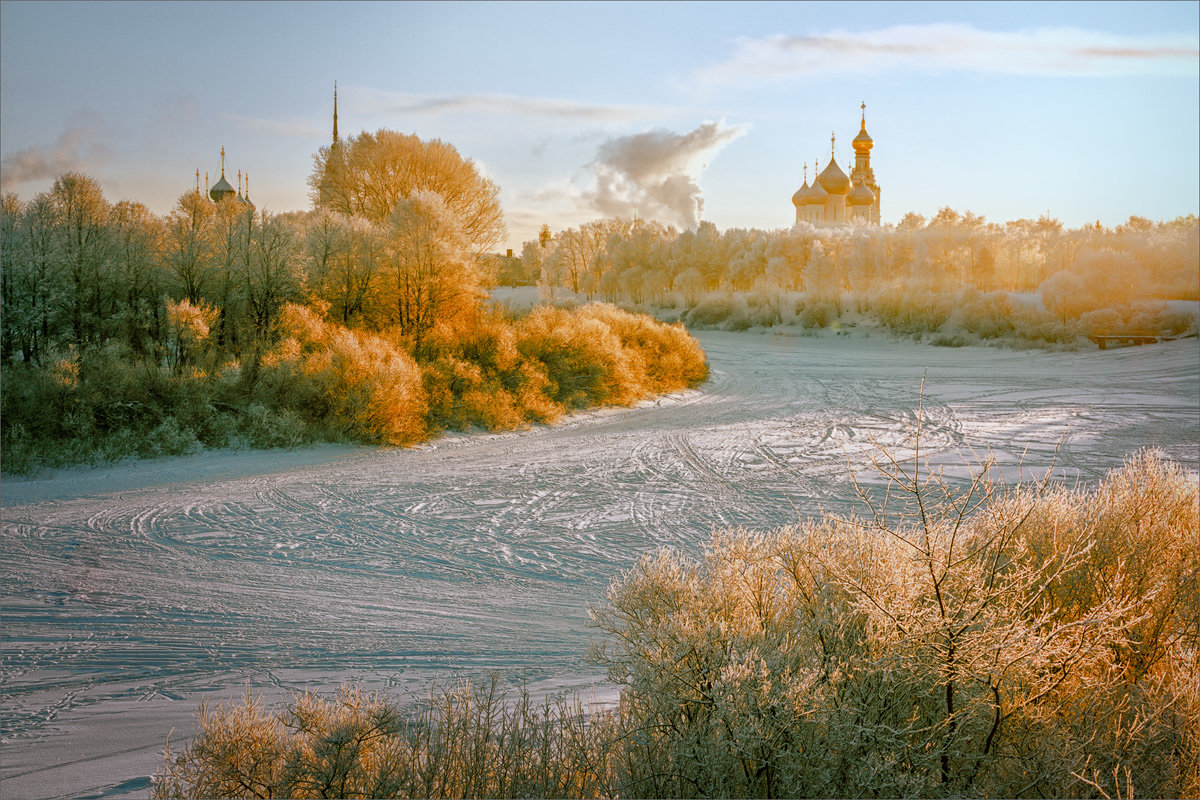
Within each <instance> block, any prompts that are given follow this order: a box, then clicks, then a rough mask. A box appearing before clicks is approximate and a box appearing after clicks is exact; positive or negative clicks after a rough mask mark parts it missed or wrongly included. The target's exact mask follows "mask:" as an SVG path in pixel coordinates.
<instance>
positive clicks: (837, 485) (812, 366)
mask: <svg viewBox="0 0 1200 800" xmlns="http://www.w3.org/2000/svg"><path fill="white" fill-rule="evenodd" d="M699 339H700V341H701V342H702V344H703V345H704V348H705V350H706V351H707V353H708V356H709V363H710V367H711V371H712V377H711V379H710V381H709V382H708V383H707V384H706V385H705V386H704V387H702V388H701V389H700V390H695V391H689V392H682V393H679V394H676V395H672V396H669V397H666V398H661V399H659V400H656V401H648V402H644V403H642V404H641V405H639V406H638V407H636V408H632V409H602V410H599V411H593V412H589V413H585V414H580V415H576V416H574V417H571V418H570V419H568V420H567V421H565V422H564V423H563V424H561V425H558V426H555V427H551V428H546V427H538V428H533V429H530V430H526V431H521V432H515V433H508V434H475V435H469V436H451V437H445V438H442V439H439V440H437V441H434V442H431V443H429V444H426V445H424V446H422V447H417V448H412V449H394V450H387V449H372V448H361V447H340V446H322V447H315V448H309V449H305V450H297V451H289V452H281V451H274V452H217V453H206V454H200V455H196V456H189V457H182V458H175V459H163V460H158V461H151V462H140V463H132V464H125V465H119V466H116V467H109V468H103V469H96V470H63V471H60V472H58V473H55V474H53V475H49V476H45V477H41V478H37V479H33V480H20V479H5V480H4V483H3V486H2V487H0V503H2V507H0V521H2V523H3V534H2V535H0V585H2V586H3V587H4V588H3V590H2V600H0V604H2V605H0V612H2V614H3V616H2V623H0V624H2V627H0V633H2V636H0V645H2V651H0V656H2V665H3V671H2V674H0V691H2V692H3V706H2V709H0V724H2V725H0V737H2V738H0V759H2V766H0V795H3V797H5V798H22V797H67V796H71V797H112V796H135V795H143V796H144V795H145V794H146V793H147V792H148V790H149V777H148V776H149V775H150V774H152V773H153V771H154V770H155V768H156V767H157V766H158V764H159V761H160V755H161V752H162V748H163V745H164V742H165V740H166V737H167V734H168V732H170V731H171V730H172V729H174V731H175V732H174V734H173V736H172V742H173V744H174V745H175V746H176V748H178V745H179V744H180V743H182V742H184V741H186V738H187V737H188V736H189V735H190V734H191V732H192V731H193V729H194V722H193V714H194V711H195V709H196V707H197V705H198V704H199V702H200V701H201V700H203V699H208V700H209V701H216V700H220V699H224V698H237V697H239V696H241V695H242V694H244V692H246V691H247V689H249V690H251V691H253V692H254V693H256V694H258V693H261V694H263V696H264V697H265V698H266V699H267V700H271V699H273V698H278V697H280V696H281V695H284V694H286V692H289V691H292V690H302V689H304V688H306V687H307V688H312V689H319V690H328V689H332V688H334V687H336V686H337V685H338V684H340V683H342V682H344V681H347V680H354V681H357V682H360V683H362V684H363V685H364V686H367V687H368V688H380V689H386V690H388V691H389V692H392V693H394V694H397V695H399V696H402V697H412V696H423V695H424V693H425V691H426V689H427V687H428V686H429V685H430V683H431V682H433V681H446V680H449V679H451V676H452V675H453V674H465V675H472V676H476V677H482V676H485V675H487V674H489V673H491V672H496V673H498V674H500V675H501V676H502V677H503V678H504V679H505V680H506V681H519V680H525V681H527V682H528V683H529V684H530V685H531V688H532V689H533V690H534V691H535V692H537V693H541V694H546V693H552V692H556V691H566V690H571V691H575V690H578V691H580V692H582V693H583V694H584V695H585V696H592V697H595V698H596V699H597V700H598V701H605V700H608V699H611V697H612V695H613V688H612V687H611V686H610V685H608V684H606V683H605V682H604V676H603V674H602V672H601V670H600V669H599V668H598V667H597V666H595V665H593V664H589V663H588V662H587V659H586V649H587V644H588V642H589V641H590V640H592V639H594V638H596V637H597V632H596V631H594V630H593V629H591V628H590V627H589V624H588V617H587V605H588V604H589V603H599V602H602V600H603V597H604V592H605V589H606V587H607V585H608V584H609V582H610V581H611V580H612V579H613V578H614V577H616V576H618V575H619V574H621V573H622V572H623V571H624V570H626V569H628V568H629V567H630V566H631V565H632V564H633V563H634V562H635V561H636V559H637V558H638V557H639V556H640V555H641V554H642V553H645V552H647V551H649V550H652V549H654V548H657V547H659V546H664V545H665V546H672V547H677V548H681V549H683V550H685V551H687V552H689V553H693V554H698V553H700V552H701V551H702V549H703V546H704V544H705V543H706V541H707V540H708V538H709V535H710V533H711V532H712V530H713V529H715V528H721V527H725V526H739V525H740V526H747V527H752V528H766V527H773V526H778V525H780V524H785V523H788V522H791V521H794V520H795V519H796V518H797V516H798V515H812V514H815V513H817V512H818V511H819V510H821V509H822V508H824V509H829V510H833V511H837V512H846V511H850V510H853V509H854V508H855V505H854V501H853V492H852V486H851V482H850V480H849V474H850V471H853V472H854V473H855V474H856V475H858V476H859V478H860V480H863V481H866V482H867V483H868V485H869V484H870V481H871V473H870V468H869V464H870V459H871V457H872V456H874V455H878V449H877V447H879V446H882V447H886V448H889V449H890V450H891V451H892V452H893V453H896V454H898V455H900V456H908V455H911V450H912V445H913V442H912V439H911V436H910V434H911V430H912V426H913V425H914V423H915V422H916V421H917V419H918V410H920V420H921V425H922V440H921V449H922V453H923V454H926V455H929V456H931V457H932V458H933V460H934V461H935V463H937V464H940V465H943V466H944V467H945V468H946V470H947V474H949V475H951V476H956V475H962V474H965V472H966V469H967V467H966V466H965V465H966V464H969V463H971V462H972V461H973V460H974V459H975V457H976V456H982V455H984V454H986V453H989V452H990V454H991V455H992V456H994V457H995V458H996V459H997V461H998V462H999V463H1000V464H1001V465H1002V466H1003V467H1004V472H1005V475H1006V477H1007V479H1009V480H1017V479H1019V478H1020V477H1022V476H1024V477H1027V478H1028V477H1040V476H1041V475H1042V474H1043V472H1044V470H1045V469H1046V468H1047V467H1048V466H1050V464H1051V463H1052V462H1053V463H1055V464H1056V466H1055V474H1056V475H1058V476H1061V477H1064V478H1067V479H1069V480H1082V481H1085V482H1093V481H1095V480H1096V479H1097V478H1098V477H1100V476H1101V475H1102V474H1103V473H1104V472H1105V471H1107V470H1109V469H1111V468H1114V467H1117V466H1120V464H1121V462H1122V461H1123V459H1124V458H1125V457H1126V456H1127V455H1129V454H1131V453H1133V452H1135V451H1137V450H1138V449H1140V448H1141V447H1144V446H1150V445H1153V446H1157V447H1160V448H1161V449H1162V450H1163V451H1164V452H1165V453H1166V455H1167V456H1169V457H1170V458H1172V459H1174V460H1176V461H1178V462H1180V463H1181V464H1182V465H1184V466H1185V467H1186V468H1187V469H1188V470H1190V471H1192V472H1195V471H1196V470H1197V468H1198V466H1200V452H1198V448H1200V444H1198V443H1200V340H1197V339H1194V338H1193V339H1186V340H1180V341H1175V342H1169V343H1164V344H1159V345H1153V346H1146V347H1132V348H1125V349H1120V350H1110V351H1104V352H1100V351H1091V352H1082V353H1047V352H1041V351H1029V352H1016V351H1012V350H1001V349H991V348H984V347H967V348H960V349H953V348H934V347H926V346H922V345H918V344H915V343H909V342H897V341H895V340H891V339H888V338H885V337H880V336H875V337H868V336H866V335H864V334H863V333H861V332H856V333H854V334H853V335H849V336H835V335H825V336H817V337H798V336H793V335H781V334H778V333H766V334H762V333H757V334H755V333H751V334H746V333H743V334H733V333H718V332H705V333H701V334H699ZM923 381H924V396H923V398H922V382H923ZM1056 452H1057V455H1056Z"/></svg>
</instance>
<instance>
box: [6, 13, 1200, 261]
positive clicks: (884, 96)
mask: <svg viewBox="0 0 1200 800" xmlns="http://www.w3.org/2000/svg"><path fill="white" fill-rule="evenodd" d="M335 81H336V82H337V85H338V126H339V133H340V134H341V135H342V137H347V136H351V135H355V134H357V133H359V132H361V131H364V130H366V131H375V130H378V129H380V128H389V129H393V130H398V131H401V132H403V133H412V134H416V135H417V136H419V137H421V138H422V139H434V138H437V139H442V140H444V141H447V142H449V143H451V144H453V145H454V146H455V147H456V148H457V149H458V151H459V152H460V153H461V154H462V155H463V156H464V157H467V158H470V159H472V160H473V161H474V162H475V164H476V165H477V166H478V167H479V169H480V171H481V172H482V173H483V174H484V175H486V176H487V177H489V178H490V179H492V180H494V181H495V182H496V183H497V184H498V185H499V187H500V196H501V202H502V205H503V208H504V213H505V220H506V223H507V226H508V231H509V237H508V241H507V243H506V244H507V246H508V247H512V248H514V249H517V250H519V248H520V245H521V243H522V242H524V241H527V240H529V239H532V238H534V237H535V236H536V233H537V230H538V229H539V228H540V227H541V225H542V224H548V225H549V226H550V227H551V229H552V230H555V231H557V230H562V229H564V228H566V227H570V226H576V225H579V224H581V223H583V222H586V221H588V220H591V219H595V218H598V217H601V216H610V215H614V214H620V215H625V216H628V215H632V214H634V213H636V214H637V215H638V216H640V217H643V218H654V219H658V220H659V221H661V222H663V223H665V224H670V225H675V226H677V227H691V226H694V225H695V224H697V222H698V221H700V220H709V221H711V222H713V223H714V224H715V225H716V226H717V227H718V228H720V229H722V230H724V229H727V228H734V227H741V228H764V229H776V228H783V227H787V226H789V225H791V224H792V222H793V221H794V218H795V216H794V209H793V207H792V204H791V196H792V194H793V193H794V192H795V191H796V189H798V188H799V187H800V185H801V183H802V182H803V180H804V178H805V169H806V167H807V169H808V176H809V177H811V176H812V174H813V164H814V162H818V161H819V162H820V167H821V168H824V166H825V164H826V163H828V161H829V158H830V156H831V152H832V154H833V155H834V157H836V160H837V162H838V164H839V165H841V166H842V167H843V168H846V171H847V172H848V171H849V169H848V168H847V167H848V165H851V164H852V163H853V158H852V155H851V154H852V151H851V147H850V142H851V139H852V138H853V137H854V136H855V134H857V132H858V129H859V124H860V118H861V116H860V115H861V114H862V109H861V107H860V105H861V104H862V103H865V104H866V110H865V114H866V125H867V130H868V132H869V133H870V135H871V136H872V138H873V139H874V141H875V146H874V150H873V151H872V160H871V166H872V167H873V168H874V171H875V176H876V180H877V182H878V184H879V186H880V195H881V205H882V218H883V222H884V223H894V222H896V221H898V220H899V219H900V218H901V217H902V216H903V215H904V214H905V213H907V212H915V213H918V214H922V215H924V216H926V217H928V216H931V215H933V214H934V213H936V212H937V210H938V209H940V208H942V207H944V206H949V207H951V208H954V209H956V210H959V211H971V212H973V213H976V214H982V215H983V216H984V217H986V218H987V219H988V220H989V221H993V222H1005V221H1008V220H1014V219H1021V218H1030V217H1037V216H1041V215H1043V214H1049V215H1051V216H1054V217H1057V218H1058V219H1060V220H1062V221H1063V223H1064V224H1066V225H1067V226H1069V227H1077V226H1080V225H1084V224H1089V223H1093V222H1096V221H1099V222H1101V223H1102V224H1104V225H1109V226H1111V225H1116V224H1119V223H1121V222H1123V221H1125V220H1126V219H1128V217H1129V216H1130V215H1135V214H1136V215H1139V216H1144V217H1149V218H1151V219H1155V220H1166V219H1172V218H1174V217H1177V216H1180V215H1184V214H1196V213H1197V211H1198V206H1200V3H1196V2H1179V3H1152V2H1136V3H1120V2H1103V3H1048V2H1033V3H1020V2H1002V3H984V2H970V3H962V2H956V3H895V2H885V3H851V2H836V3H799V2H798V3H783V2H769V3H748V2H737V3H722V2H703V3H701V2H669V3H640V2H639V3H578V2H575V3H565V2H564V3H551V2H535V3H501V2H486V3H452V2H401V3H381V2H368V3H357V4H356V3H336V4H334V3H322V2H263V3H255V2H236V3H220V2H202V3H172V2H161V3H116V2H87V3H68V2H32V3H30V2H18V1H17V0H3V2H0V184H2V189H3V191H5V192H10V191H11V192H16V193H17V194H18V195H19V196H20V197H21V198H22V199H29V198H32V197H33V196H34V195H36V194H37V193H38V192H41V191H45V190H46V189H48V188H49V187H50V185H51V183H52V182H53V179H54V177H55V176H56V175H58V174H61V173H62V172H65V171H68V170H78V171H82V172H84V173H86V174H88V175H91V176H92V177H94V178H95V179H96V180H98V181H99V182H100V185H101V186H102V187H103V189H104V191H105V196H106V197H107V198H108V199H109V200H111V201H114V202H115V201H117V200H121V199H134V200H139V201H141V202H143V203H145V204H146V205H147V206H148V207H149V208H150V209H151V210H152V211H154V212H156V213H159V214H166V213H168V212H169V211H170V210H171V209H172V208H173V207H174V205H175V203H176V200H177V199H178V197H179V196H180V195H181V194H182V193H184V192H185V191H187V190H188V189H190V188H191V187H192V186H193V185H194V182H195V171H196V170H197V169H199V170H200V171H201V176H202V177H201V182H203V180H204V179H203V175H204V173H205V172H208V174H209V176H210V180H211V181H213V182H215V181H216V179H217V177H218V175H219V172H220V150H221V148H222V147H224V148H225V150H226V153H227V161H226V163H227V170H226V172H227V177H228V178H229V180H230V182H231V183H234V182H236V172H237V170H239V169H241V170H244V171H245V172H247V173H248V175H249V180H250V184H249V194H250V197H251V199H252V200H253V201H254V202H255V203H256V205H257V206H258V207H259V208H260V209H266V210H268V211H272V212H283V211H292V210H300V209H305V208H308V207H310V205H311V200H310V198H309V190H308V186H307V183H306V181H307V178H308V175H309V174H310V172H311V171H312V165H313V155H314V154H315V153H316V151H317V149H318V148H319V147H321V146H323V145H326V144H328V143H329V142H330V137H331V130H330V129H331V118H332V111H333V86H334V82H335ZM831 135H833V136H835V137H836V138H835V140H834V144H833V145H832V148H831V141H830V137H831Z"/></svg>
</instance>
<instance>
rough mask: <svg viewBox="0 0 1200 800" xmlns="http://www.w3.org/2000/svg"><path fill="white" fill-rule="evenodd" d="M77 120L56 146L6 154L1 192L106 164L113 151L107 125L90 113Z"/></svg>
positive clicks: (0, 176)
mask: <svg viewBox="0 0 1200 800" xmlns="http://www.w3.org/2000/svg"><path fill="white" fill-rule="evenodd" d="M75 119H76V121H75V122H73V123H71V124H70V125H69V126H68V127H67V129H66V130H65V131H63V132H62V135H60V136H59V137H58V140H57V141H55V143H54V144H53V145H52V146H50V147H42V146H40V145H35V146H33V147H27V148H25V149H24V150H18V151H17V152H15V153H9V154H8V155H5V156H4V158H3V159H2V160H0V191H4V192H8V191H14V190H15V189H16V187H17V186H19V185H21V184H23V183H28V182H30V181H39V180H45V179H47V178H56V177H58V176H59V175H61V174H62V173H64V172H70V171H72V170H88V169H92V168H94V167H96V166H98V165H100V164H103V163H104V162H106V161H107V160H108V158H109V156H110V155H111V150H110V148H109V146H108V144H107V141H106V139H107V129H106V126H105V125H104V123H103V122H102V121H101V120H100V118H99V117H98V116H96V115H94V114H91V113H88V112H82V113H81V114H78V115H76V117H75Z"/></svg>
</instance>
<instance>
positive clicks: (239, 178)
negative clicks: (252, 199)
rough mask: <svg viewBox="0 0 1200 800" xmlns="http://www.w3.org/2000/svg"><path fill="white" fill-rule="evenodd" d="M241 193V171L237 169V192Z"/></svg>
mask: <svg viewBox="0 0 1200 800" xmlns="http://www.w3.org/2000/svg"><path fill="white" fill-rule="evenodd" d="M241 193H242V171H241V170H240V169H239V170H238V194H241Z"/></svg>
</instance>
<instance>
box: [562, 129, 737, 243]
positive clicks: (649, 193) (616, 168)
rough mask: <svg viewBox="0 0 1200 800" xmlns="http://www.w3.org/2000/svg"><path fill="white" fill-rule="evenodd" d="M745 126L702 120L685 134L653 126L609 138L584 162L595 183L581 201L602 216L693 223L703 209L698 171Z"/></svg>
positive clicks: (673, 223) (700, 171)
mask: <svg viewBox="0 0 1200 800" xmlns="http://www.w3.org/2000/svg"><path fill="white" fill-rule="evenodd" d="M749 129H750V126H749V125H748V124H743V125H733V126H730V125H726V124H725V122H724V120H722V121H720V122H705V123H703V124H702V125H700V126H699V127H697V128H696V129H695V130H693V131H690V132H688V133H684V134H678V133H673V132H671V131H667V130H661V129H659V130H652V131H647V132H645V133H637V134H633V135H630V136H621V137H619V138H616V139H610V140H608V141H607V142H605V143H603V144H602V145H600V148H599V150H598V151H597V153H596V158H595V159H594V160H593V161H592V162H591V163H590V164H588V167H589V168H590V169H591V170H592V172H593V174H594V176H595V183H594V185H593V186H591V187H590V188H589V189H587V190H586V191H585V192H584V193H583V197H582V199H583V201H584V202H586V203H587V204H588V205H589V206H590V207H591V208H593V209H595V210H596V211H599V212H600V213H601V214H604V215H606V216H629V215H632V214H633V213H635V212H636V213H637V214H639V215H640V216H643V217H649V218H653V219H657V220H659V221H660V222H664V223H667V224H672V225H676V224H677V225H681V226H683V227H686V228H694V227H696V226H697V225H699V224H700V215H701V213H702V212H703V211H704V195H703V192H702V191H701V189H700V184H699V178H700V174H701V173H702V172H703V171H704V170H705V169H706V168H707V167H708V163H709V161H711V160H712V158H713V156H715V155H716V154H717V153H718V152H719V151H720V150H721V149H722V148H724V147H725V146H726V145H727V144H729V143H730V142H732V141H733V140H734V139H737V138H738V137H739V136H742V135H744V134H745V133H746V132H747V131H748V130H749Z"/></svg>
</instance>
